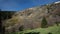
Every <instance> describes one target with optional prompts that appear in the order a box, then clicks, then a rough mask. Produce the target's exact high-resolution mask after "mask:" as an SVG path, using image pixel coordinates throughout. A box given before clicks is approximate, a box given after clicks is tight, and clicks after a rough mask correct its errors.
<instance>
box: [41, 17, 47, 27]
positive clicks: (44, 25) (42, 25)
mask: <svg viewBox="0 0 60 34" xmlns="http://www.w3.org/2000/svg"><path fill="white" fill-rule="evenodd" d="M46 25H47V20H46V18H45V17H43V19H42V24H41V27H42V28H45V27H47V26H46Z"/></svg>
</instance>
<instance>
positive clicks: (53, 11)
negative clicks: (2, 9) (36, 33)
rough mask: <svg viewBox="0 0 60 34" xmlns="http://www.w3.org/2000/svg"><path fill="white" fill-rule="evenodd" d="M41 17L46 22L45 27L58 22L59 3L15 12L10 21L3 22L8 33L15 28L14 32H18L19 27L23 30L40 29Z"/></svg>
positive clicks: (59, 14) (59, 13) (59, 18)
mask: <svg viewBox="0 0 60 34" xmlns="http://www.w3.org/2000/svg"><path fill="white" fill-rule="evenodd" d="M43 17H45V18H46V20H47V26H52V25H54V24H55V22H60V3H56V4H54V3H53V4H48V5H44V6H40V7H33V8H28V9H26V10H22V11H19V12H16V13H15V14H14V15H13V16H12V18H11V19H8V20H7V21H5V27H6V30H8V31H10V30H11V31H12V29H13V28H15V31H19V28H20V26H23V27H24V29H34V28H40V27H41V23H42V19H43ZM13 30H14V29H13Z"/></svg>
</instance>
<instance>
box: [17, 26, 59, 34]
mask: <svg viewBox="0 0 60 34" xmlns="http://www.w3.org/2000/svg"><path fill="white" fill-rule="evenodd" d="M29 32H40V34H48V33H49V32H51V33H52V34H60V25H59V26H56V25H54V26H51V27H48V28H37V29H33V30H25V31H22V32H17V33H16V34H24V33H29Z"/></svg>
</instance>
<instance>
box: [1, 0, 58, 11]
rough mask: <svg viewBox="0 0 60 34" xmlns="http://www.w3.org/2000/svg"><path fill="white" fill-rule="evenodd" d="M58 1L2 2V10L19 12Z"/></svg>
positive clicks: (22, 0) (23, 0)
mask: <svg viewBox="0 0 60 34" xmlns="http://www.w3.org/2000/svg"><path fill="white" fill-rule="evenodd" d="M56 1H58V0H0V9H1V10H3V11H5V10H8V11H19V10H24V9H27V8H31V7H34V6H40V5H44V4H49V3H53V2H56Z"/></svg>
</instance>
